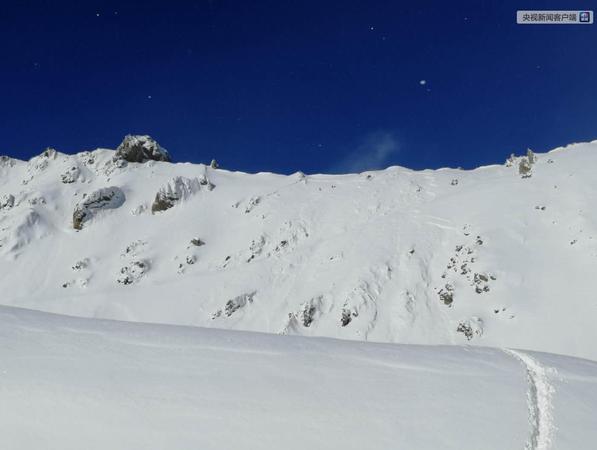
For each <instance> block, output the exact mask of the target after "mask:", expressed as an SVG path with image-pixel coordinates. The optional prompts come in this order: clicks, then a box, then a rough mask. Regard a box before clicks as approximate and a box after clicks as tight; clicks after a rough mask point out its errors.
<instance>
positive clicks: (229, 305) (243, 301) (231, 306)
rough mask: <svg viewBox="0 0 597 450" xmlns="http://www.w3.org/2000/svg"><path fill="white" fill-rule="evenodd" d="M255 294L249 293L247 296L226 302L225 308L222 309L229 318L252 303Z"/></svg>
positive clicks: (243, 295) (240, 296)
mask: <svg viewBox="0 0 597 450" xmlns="http://www.w3.org/2000/svg"><path fill="white" fill-rule="evenodd" d="M255 294H256V292H251V293H249V294H242V295H239V296H238V297H234V298H233V299H230V300H228V301H227V302H226V306H225V307H224V312H225V314H226V315H227V316H228V317H230V316H231V315H232V314H234V313H235V312H236V311H238V310H239V309H240V308H244V307H245V306H246V305H247V304H249V303H253V298H254V297H255Z"/></svg>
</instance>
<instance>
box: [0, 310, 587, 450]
mask: <svg viewBox="0 0 597 450" xmlns="http://www.w3.org/2000/svg"><path fill="white" fill-rule="evenodd" d="M529 373H531V374H532V377H534V378H533V380H529V379H527V376H528V374H529ZM542 383H543V384H542ZM548 386H549V387H548ZM595 386H597V363H595V362H591V361H587V360H580V359H574V358H570V357H564V356H556V355H549V354H541V353H532V352H523V351H516V352H511V353H507V352H504V351H501V350H498V349H489V348H482V347H476V348H475V347H441V346H439V347H434V346H415V345H395V344H394V345H392V344H374V343H361V342H351V341H340V340H332V339H322V338H304V337H297V336H275V335H267V334H260V333H247V332H235V331H226V330H214V329H200V328H191V327H180V326H164V325H149V324H135V323H123V322H111V321H103V320H97V319H95V320H94V319H79V318H72V317H66V316H55V315H50V314H47V313H41V312H34V311H27V310H21V309H16V308H10V307H1V308H0V398H2V401H1V402H0V436H1V440H2V447H3V448H10V449H15V450H16V449H19V450H29V449H38V448H44V449H60V450H68V449H77V450H78V449H80V448H81V446H84V447H85V448H86V449H90V450H93V449H98V450H99V449H102V450H105V449H111V450H118V449H123V450H125V449H126V450H128V449H131V448H143V449H163V448H176V449H180V450H184V449H196V448H201V449H237V450H241V449H255V448H259V449H279V448H284V449H289V450H291V449H297V450H298V449H305V448H325V449H330V450H333V449H342V450H347V449H355V450H361V449H364V448H366V449H370V450H375V449H388V448H403V449H413V450H427V449H429V450H436V449H438V448H442V449H458V450H461V449H463V448H471V449H484V450H491V449H496V450H503V449H505V448H507V449H516V448H520V449H522V448H523V447H524V445H525V442H529V443H530V444H529V445H530V446H529V445H527V448H529V449H541V450H543V449H548V448H553V449H555V448H557V449H560V450H566V449H574V450H582V449H590V448H592V445H593V443H594V442H595V440H596V439H597V428H595V427H594V423H593V422H594V417H595V411H596V410H597V389H596V388H595ZM532 389H534V390H535V391H536V393H535V394H534V395H531V396H529V399H531V400H530V401H532V402H534V403H533V404H532V405H531V411H529V405H527V395H528V392H529V390H532ZM547 390H549V395H544V394H545V392H546V391H547ZM530 413H531V415H530ZM532 414H537V415H538V417H539V419H538V423H539V426H538V428H535V424H536V423H537V420H536V419H535V418H533V416H532ZM544 417H549V420H550V422H549V424H548V425H549V426H550V428H547V426H543V422H542V420H543V418H544ZM551 425H553V427H551ZM546 429H548V433H549V434H548V435H544V434H543V433H546ZM544 443H545V445H544Z"/></svg>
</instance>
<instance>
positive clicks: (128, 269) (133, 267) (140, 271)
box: [116, 260, 149, 285]
mask: <svg viewBox="0 0 597 450" xmlns="http://www.w3.org/2000/svg"><path fill="white" fill-rule="evenodd" d="M148 270H149V263H148V262H147V261H143V260H135V261H131V262H130V263H129V264H128V265H126V266H124V267H122V268H121V269H120V276H119V277H118V278H117V279H116V281H117V282H118V283H121V284H124V285H129V284H133V283H136V282H137V281H139V280H140V279H141V278H142V277H143V275H145V273H147V271H148Z"/></svg>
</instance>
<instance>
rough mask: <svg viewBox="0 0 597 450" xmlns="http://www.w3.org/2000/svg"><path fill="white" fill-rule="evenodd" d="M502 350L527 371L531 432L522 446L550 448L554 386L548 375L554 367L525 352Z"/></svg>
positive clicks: (529, 449)
mask: <svg viewBox="0 0 597 450" xmlns="http://www.w3.org/2000/svg"><path fill="white" fill-rule="evenodd" d="M504 351H505V352H506V353H507V354H509V355H510V356H512V357H514V358H515V359H517V360H518V361H519V362H521V363H522V364H523V365H524V366H525V370H526V373H527V383H528V392H527V402H528V407H529V422H530V424H531V433H530V436H529V439H528V441H527V443H526V445H525V447H524V448H525V450H549V449H550V448H552V445H551V444H552V437H553V432H554V429H555V425H554V423H553V415H552V403H551V399H552V395H553V392H554V388H553V386H552V385H551V383H550V381H549V375H550V374H552V373H553V372H554V371H555V369H552V368H549V367H544V366H542V365H541V364H540V363H539V362H538V361H537V360H536V359H534V358H532V357H531V356H529V355H527V354H526V353H523V352H520V351H515V350H509V349H508V350H504Z"/></svg>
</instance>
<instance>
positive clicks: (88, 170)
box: [0, 141, 597, 438]
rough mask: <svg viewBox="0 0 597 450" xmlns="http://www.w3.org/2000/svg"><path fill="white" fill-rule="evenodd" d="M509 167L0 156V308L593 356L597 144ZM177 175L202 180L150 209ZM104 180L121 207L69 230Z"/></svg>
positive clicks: (104, 153)
mask: <svg viewBox="0 0 597 450" xmlns="http://www.w3.org/2000/svg"><path fill="white" fill-rule="evenodd" d="M505 156H506V155H505ZM523 166H524V164H523ZM519 167H520V164H519V159H515V160H514V161H510V162H509V163H508V164H504V165H494V166H487V167H480V168H478V169H475V170H470V171H465V170H458V169H440V170H424V171H413V170H409V169H405V168H401V167H391V168H388V169H386V170H383V171H376V172H365V173H361V174H350V175H338V176H332V175H304V174H302V173H300V172H297V173H296V174H293V175H289V176H284V175H276V174H272V173H257V174H246V173H240V172H230V171H227V170H223V169H212V168H210V167H206V166H205V165H202V164H185V163H179V164H172V163H166V162H155V161H149V162H146V163H142V164H141V163H129V164H124V163H123V162H122V161H114V151H113V150H108V149H98V150H94V151H90V152H82V153H79V154H77V155H65V154H61V153H58V152H55V151H52V150H48V151H46V152H44V153H43V154H42V155H40V156H37V157H35V158H33V159H32V160H31V161H18V160H14V159H10V158H5V157H3V158H1V159H0V198H2V199H9V198H12V197H14V201H12V200H11V201H10V202H9V203H10V204H11V206H10V207H2V209H0V273H1V274H2V275H1V277H0V304H3V305H8V306H17V307H25V308H30V309H35V310H41V311H47V312H54V313H60V314H68V315H74V316H81V317H90V318H104V319H118V320H126V321H140V322H154V323H166V324H176V325H193V326H201V327H213V328H223V329H236V330H252V331H261V332H269V333H278V334H297V335H305V336H327V337H335V338H342V339H351V340H362V341H377V342H393V343H416V344H473V345H481V346H495V347H512V348H526V349H531V350H536V351H548V352H554V353H561V354H568V355H573V356H579V357H584V358H589V359H597V346H596V345H595V344H594V343H595V342H597V327H596V326H595V323H597V302H595V297H596V295H597V294H596V286H595V285H594V283H595V279H594V278H593V275H594V274H595V273H597V209H596V208H595V204H596V200H597V177H596V176H595V168H596V167H597V141H595V142H592V143H585V144H573V145H569V146H567V147H565V148H558V149H555V150H553V151H551V152H549V153H545V154H538V155H537V160H536V162H534V163H533V164H532V167H531V170H530V171H529V172H528V174H526V176H525V177H522V176H521V175H520V174H519ZM73 168H74V169H73ZM65 174H66V176H64V177H63V175H65ZM529 175H530V176H529ZM178 177H182V178H178ZM173 179H189V180H200V183H205V184H206V186H209V188H208V189H203V188H202V189H193V195H188V196H186V197H187V198H185V201H184V202H181V203H180V204H178V205H177V206H176V207H173V208H171V209H168V210H167V211H163V212H160V213H157V214H152V213H151V205H152V202H153V201H154V199H155V197H156V194H157V192H158V191H159V190H160V188H161V187H163V186H167V185H168V183H169V182H171V180H173ZM108 187H116V188H118V189H120V190H121V191H122V193H123V194H124V197H123V198H124V199H125V201H124V204H122V205H121V206H120V207H119V208H116V209H110V210H107V211H103V212H102V214H97V215H95V216H94V217H93V218H92V219H91V220H89V221H88V222H86V223H85V225H84V227H83V229H82V230H80V231H76V230H74V229H73V223H72V216H73V210H74V208H75V205H77V204H78V203H80V202H82V201H83V195H84V194H88V195H89V194H90V193H92V192H97V191H98V190H101V189H105V188H108ZM195 191H196V192H195ZM11 196H12V197H11ZM4 203H6V204H7V205H8V203H7V202H5V201H4V200H3V204H4ZM191 240H195V241H194V242H195V243H199V241H201V242H200V243H201V244H204V245H196V244H192V243H191ZM288 342H291V341H288ZM292 342H294V341H292ZM297 342H299V341H297ZM334 345H335V344H334ZM454 351H457V352H461V351H462V350H454ZM471 351H472V350H471ZM347 396H348V397H351V395H350V394H347ZM339 438H340V437H339Z"/></svg>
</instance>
